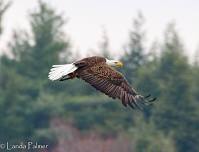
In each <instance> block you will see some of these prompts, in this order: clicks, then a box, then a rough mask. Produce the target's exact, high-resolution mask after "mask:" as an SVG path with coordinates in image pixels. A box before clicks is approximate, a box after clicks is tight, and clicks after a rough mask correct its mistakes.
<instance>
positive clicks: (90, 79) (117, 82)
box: [48, 56, 156, 109]
mask: <svg viewBox="0 0 199 152" xmlns="http://www.w3.org/2000/svg"><path fill="white" fill-rule="evenodd" d="M122 66H123V63H122V62H120V61H117V60H108V59H106V58H104V57H99V56H93V57H88V58H84V59H82V60H79V61H76V62H73V63H71V64H63V65H53V66H52V68H51V70H50V72H49V75H48V78H49V79H50V80H52V81H55V80H59V81H64V80H68V79H73V78H80V79H82V80H84V81H86V82H87V83H89V84H90V85H92V86H93V87H94V88H95V89H97V90H99V91H101V92H103V93H104V94H106V95H108V96H109V97H111V98H113V99H116V98H117V99H119V100H121V101H122V104H123V105H124V106H125V107H127V105H128V106H130V107H131V108H133V109H135V108H139V109H143V106H144V105H149V104H151V103H152V102H153V101H155V100H156V98H153V99H148V98H149V97H150V95H147V96H145V97H144V96H142V95H140V94H138V93H137V92H136V91H135V89H133V88H132V87H131V86H130V85H129V83H128V82H127V80H126V79H125V78H124V76H123V75H122V74H121V73H120V72H118V71H116V70H115V69H113V67H122Z"/></svg>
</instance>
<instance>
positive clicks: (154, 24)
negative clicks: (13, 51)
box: [0, 0, 199, 58]
mask: <svg viewBox="0 0 199 152" xmlns="http://www.w3.org/2000/svg"><path fill="white" fill-rule="evenodd" d="M7 1H8V0H7ZM11 1H12V2H13V3H12V6H11V7H10V9H9V10H8V11H7V13H6V14H5V16H4V20H3V26H4V34H3V36H2V37H1V39H0V47H1V48H6V45H7V42H8V41H9V40H10V38H11V35H12V31H13V30H14V29H18V28H19V29H26V30H30V28H29V23H28V13H29V12H31V11H32V10H34V9H35V8H36V6H37V0H11ZM44 1H46V2H48V3H49V4H51V6H53V7H54V8H55V9H56V10H57V12H58V13H61V14H64V16H65V18H67V19H68V23H67V24H66V26H65V27H64V31H65V32H66V33H67V34H69V37H70V39H71V41H72V45H73V50H75V51H80V52H81V55H82V56H86V54H87V53H88V52H90V51H91V50H97V49H98V48H99V47H98V46H99V42H100V41H101V39H102V31H103V27H104V28H105V29H106V31H107V36H108V37H109V42H110V50H111V53H112V54H113V55H118V54H121V53H122V52H123V51H124V50H123V46H124V45H125V44H126V43H127V42H128V34H129V30H130V29H131V27H132V20H133V18H134V17H135V16H136V15H137V12H138V11H141V12H142V14H143V15H144V17H145V19H146V23H145V27H144V28H145V30H146V34H147V35H146V42H147V43H146V44H147V45H148V46H149V45H150V44H151V43H152V42H153V41H155V40H157V41H159V42H161V41H162V38H163V34H164V30H165V29H166V25H167V24H168V23H170V22H175V23H176V28H177V31H178V32H179V33H180V36H181V38H182V41H183V42H184V43H185V48H186V54H187V55H188V56H190V57H191V58H192V57H193V56H194V51H196V49H197V48H199V18H198V17H199V1H198V0H167V1H163V0H162V1H161V0H150V1H149V0H44Z"/></svg>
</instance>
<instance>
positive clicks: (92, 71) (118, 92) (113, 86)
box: [78, 63, 138, 108]
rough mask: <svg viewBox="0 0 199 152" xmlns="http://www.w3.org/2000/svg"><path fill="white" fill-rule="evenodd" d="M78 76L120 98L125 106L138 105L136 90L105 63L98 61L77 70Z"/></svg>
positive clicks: (133, 106)
mask: <svg viewBox="0 0 199 152" xmlns="http://www.w3.org/2000/svg"><path fill="white" fill-rule="evenodd" d="M78 77H79V78H81V79H83V80H85V81H86V82H88V83H89V84H91V85H92V86H93V87H94V88H96V89H97V90H100V91H101V92H103V93H105V94H106V95H108V96H109V97H112V98H113V99H115V98H118V99H120V100H121V101H122V104H123V105H124V106H125V107H126V106H127V105H129V106H131V107H132V108H135V107H136V106H138V104H137V102H136V95H137V93H136V91H135V90H134V89H132V88H131V87H130V85H129V84H128V82H127V81H126V80H125V78H124V77H123V75H122V74H120V73H119V72H117V71H115V70H114V69H112V68H111V67H109V66H108V65H107V64H105V63H100V64H97V65H94V66H92V67H89V68H86V69H84V70H81V71H79V72H78Z"/></svg>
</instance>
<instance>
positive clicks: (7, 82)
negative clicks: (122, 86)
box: [0, 0, 199, 152]
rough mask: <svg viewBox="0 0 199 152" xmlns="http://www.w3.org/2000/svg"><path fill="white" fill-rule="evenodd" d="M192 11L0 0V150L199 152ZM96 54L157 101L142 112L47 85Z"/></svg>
mask: <svg viewBox="0 0 199 152" xmlns="http://www.w3.org/2000/svg"><path fill="white" fill-rule="evenodd" d="M198 3H199V2H196V1H189V2H187V1H185V0H183V1H180V0H174V1H168V2H162V3H160V2H157V0H152V1H150V2H149V1H147V2H146V0H145V1H144V0H141V1H140V2H136V1H128V0H125V1H118V2H116V1H112V0H111V1H104V0H102V1H101V2H99V1H91V0H87V1H84V2H82V1H80V0H79V1H78V0H74V1H73V2H69V1H61V0H58V1H53V0H43V1H42V0H41V1H35V0H34V1H33V0H30V1H25V0H15V1H14V0H13V1H8V0H0V25H1V26H0V44H1V45H0V54H1V55H0V142H1V143H5V142H9V143H12V144H20V143H25V142H27V141H37V142H38V143H40V144H48V145H49V147H48V148H47V149H38V151H41V152H198V151H199V87H198V86H199V48H198V42H199V37H198V35H199V30H198V26H199V20H198V19H197V17H196V16H197V15H199V11H198V8H197V6H199V5H197V4H198ZM67 12H68V14H69V15H68V16H67ZM145 15H146V16H145ZM93 55H101V56H104V57H107V58H110V59H115V58H117V59H120V60H121V61H123V62H124V67H123V68H122V69H120V71H121V72H122V73H123V74H124V75H125V77H126V78H127V80H128V81H129V82H130V83H131V85H132V86H133V87H134V88H136V89H137V91H138V92H140V93H141V94H144V95H147V94H148V93H150V94H152V95H153V96H156V97H157V98H158V100H157V101H156V102H155V104H153V105H152V106H148V107H147V108H145V109H144V110H143V112H140V111H138V110H132V109H130V108H125V107H123V106H122V104H121V102H120V101H119V100H112V99H110V98H108V97H106V96H105V95H103V94H102V93H100V92H98V91H96V90H95V89H93V88H92V87H90V86H89V85H88V84H87V83H85V82H83V81H81V80H77V79H76V80H71V81H64V82H50V81H49V80H48V79H47V78H48V77H47V76H48V71H49V69H50V67H51V65H52V64H61V63H70V62H73V61H75V60H79V59H81V58H83V57H86V56H93ZM0 151H2V149H0ZM14 151H16V150H14ZM19 151H23V150H21V149H20V150H19ZM24 151H27V150H24ZM33 151H34V150H33Z"/></svg>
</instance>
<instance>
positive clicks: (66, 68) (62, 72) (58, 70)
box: [48, 64, 77, 81]
mask: <svg viewBox="0 0 199 152" xmlns="http://www.w3.org/2000/svg"><path fill="white" fill-rule="evenodd" d="M75 70H77V67H76V66H75V65H74V64H63V65H53V66H52V68H51V69H50V72H49V75H48V78H49V79H50V80H52V81H54V80H59V79H61V78H62V77H63V76H67V75H68V74H70V73H72V72H74V71H75Z"/></svg>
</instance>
